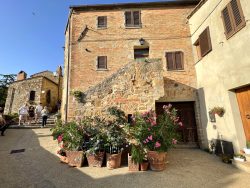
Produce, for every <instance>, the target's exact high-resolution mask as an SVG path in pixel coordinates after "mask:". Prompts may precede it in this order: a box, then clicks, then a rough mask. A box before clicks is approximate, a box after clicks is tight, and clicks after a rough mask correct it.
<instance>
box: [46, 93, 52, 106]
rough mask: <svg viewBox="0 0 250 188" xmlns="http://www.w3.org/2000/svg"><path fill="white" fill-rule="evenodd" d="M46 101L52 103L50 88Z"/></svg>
mask: <svg viewBox="0 0 250 188" xmlns="http://www.w3.org/2000/svg"><path fill="white" fill-rule="evenodd" d="M46 102H47V104H50V102H51V92H50V90H48V91H47V93H46Z"/></svg>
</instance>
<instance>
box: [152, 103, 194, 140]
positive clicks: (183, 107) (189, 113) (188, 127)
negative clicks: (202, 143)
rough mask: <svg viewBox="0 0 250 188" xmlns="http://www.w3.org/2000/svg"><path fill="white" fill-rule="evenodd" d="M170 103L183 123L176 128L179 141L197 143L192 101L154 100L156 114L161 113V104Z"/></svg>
mask: <svg viewBox="0 0 250 188" xmlns="http://www.w3.org/2000/svg"><path fill="white" fill-rule="evenodd" d="M168 104H171V105H172V108H175V109H176V110H177V115H178V117H179V118H180V121H181V122H182V123H183V127H179V128H178V132H179V134H180V139H179V143H181V144H194V143H195V144H196V143H198V135H197V126H196V121H195V112H194V102H171V103H170V102H156V104H155V109H156V115H157V116H159V115H161V114H162V113H163V106H164V105H168Z"/></svg>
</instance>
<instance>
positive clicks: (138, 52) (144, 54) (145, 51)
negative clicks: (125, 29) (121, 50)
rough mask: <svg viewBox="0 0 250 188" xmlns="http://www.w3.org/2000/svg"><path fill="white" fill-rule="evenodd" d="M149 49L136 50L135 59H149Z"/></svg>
mask: <svg viewBox="0 0 250 188" xmlns="http://www.w3.org/2000/svg"><path fill="white" fill-rule="evenodd" d="M148 57H149V48H141V49H134V59H141V58H148Z"/></svg>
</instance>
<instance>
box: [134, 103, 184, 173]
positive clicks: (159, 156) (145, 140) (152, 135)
mask: <svg viewBox="0 0 250 188" xmlns="http://www.w3.org/2000/svg"><path fill="white" fill-rule="evenodd" d="M163 109H164V112H163V114H162V115H160V116H159V117H158V119H157V121H156V114H155V112H154V111H153V110H150V111H148V112H145V113H143V114H136V116H135V130H136V131H134V132H135V133H134V134H135V137H136V138H137V139H138V140H139V142H140V143H141V144H142V145H143V147H145V148H147V150H148V151H147V158H148V161H149V164H150V169H151V170H154V171H162V170H164V169H165V167H166V154H167V153H166V152H167V151H168V150H169V149H170V148H171V147H173V146H174V144H176V143H177V139H178V137H179V135H178V133H177V128H178V127H179V126H182V123H181V122H180V121H179V118H178V117H177V110H176V109H174V108H172V105H171V104H169V105H167V106H166V105H165V106H164V107H163ZM136 132H137V133H136Z"/></svg>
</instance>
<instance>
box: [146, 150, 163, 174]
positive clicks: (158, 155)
mask: <svg viewBox="0 0 250 188" xmlns="http://www.w3.org/2000/svg"><path fill="white" fill-rule="evenodd" d="M166 154H167V153H166V152H157V151H148V154H147V155H148V161H149V164H150V169H151V170H153V171H162V170H165V168H166Z"/></svg>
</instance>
